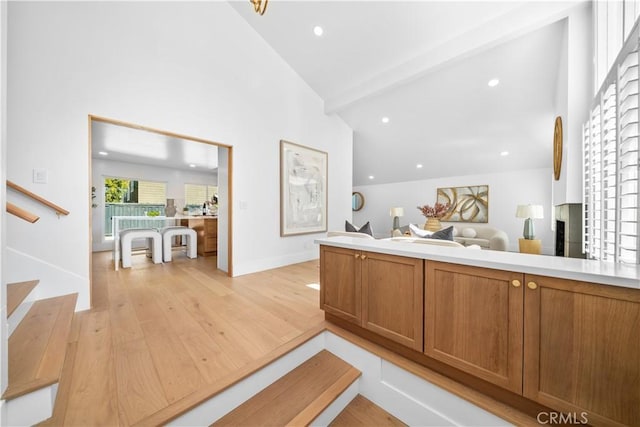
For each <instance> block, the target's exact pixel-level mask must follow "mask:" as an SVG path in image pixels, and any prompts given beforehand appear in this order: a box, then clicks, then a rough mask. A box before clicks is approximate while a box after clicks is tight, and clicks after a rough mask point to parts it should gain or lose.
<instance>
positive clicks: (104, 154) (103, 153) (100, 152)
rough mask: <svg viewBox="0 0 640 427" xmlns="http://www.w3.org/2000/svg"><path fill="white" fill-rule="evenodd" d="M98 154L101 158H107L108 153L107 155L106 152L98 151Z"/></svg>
mask: <svg viewBox="0 0 640 427" xmlns="http://www.w3.org/2000/svg"><path fill="white" fill-rule="evenodd" d="M98 154H100V155H101V156H108V155H109V153H107V152H106V151H98Z"/></svg>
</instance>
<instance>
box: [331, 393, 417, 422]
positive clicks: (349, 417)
mask: <svg viewBox="0 0 640 427" xmlns="http://www.w3.org/2000/svg"><path fill="white" fill-rule="evenodd" d="M329 425H330V426H331V427H357V426H379V427H395V426H406V424H405V423H403V422H402V421H400V420H399V419H397V418H396V417H394V416H393V415H391V414H390V413H388V412H387V411H385V410H384V409H382V408H381V407H379V406H378V405H376V404H375V403H373V402H372V401H370V400H369V399H367V398H366V397H364V396H362V395H360V394H359V395H357V396H356V397H355V398H354V399H353V400H352V401H351V402H350V403H349V404H348V405H347V406H346V407H345V408H344V409H343V410H342V412H340V413H339V414H338V416H337V417H336V418H335V419H334V420H333V421H331V424H329Z"/></svg>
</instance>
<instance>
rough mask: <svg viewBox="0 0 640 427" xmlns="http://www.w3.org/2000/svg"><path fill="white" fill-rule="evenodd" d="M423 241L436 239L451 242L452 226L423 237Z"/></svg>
mask: <svg viewBox="0 0 640 427" xmlns="http://www.w3.org/2000/svg"><path fill="white" fill-rule="evenodd" d="M425 239H438V240H451V241H453V225H452V226H450V227H447V228H443V229H442V230H438V231H436V232H435V233H433V234H432V235H430V236H425Z"/></svg>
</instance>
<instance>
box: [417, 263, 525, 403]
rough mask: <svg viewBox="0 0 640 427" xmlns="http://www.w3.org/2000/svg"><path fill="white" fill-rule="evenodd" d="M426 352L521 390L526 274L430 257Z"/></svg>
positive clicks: (459, 367)
mask: <svg viewBox="0 0 640 427" xmlns="http://www.w3.org/2000/svg"><path fill="white" fill-rule="evenodd" d="M425 270H426V282H425V297H424V304H425V305H424V307H425V320H424V322H425V323H424V324H425V326H424V340H425V341H424V346H425V349H424V352H425V354H426V355H428V356H430V357H432V358H434V359H437V360H440V361H442V362H445V363H447V364H449V365H451V366H454V367H456V368H458V369H460V370H462V371H465V372H468V373H470V374H472V375H475V376H477V377H480V378H482V379H484V380H486V381H489V382H492V383H494V384H496V385H499V386H501V387H504V388H506V389H509V390H511V391H513V392H516V393H522V347H523V341H522V340H523V337H522V332H523V326H522V320H523V310H522V304H523V296H522V294H523V289H522V279H523V276H522V274H519V273H512V272H508V271H501V270H491V269H486V268H478V267H467V266H462V265H456V264H446V263H440V262H435V261H426V262H425Z"/></svg>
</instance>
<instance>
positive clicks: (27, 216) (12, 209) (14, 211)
mask: <svg viewBox="0 0 640 427" xmlns="http://www.w3.org/2000/svg"><path fill="white" fill-rule="evenodd" d="M7 212H9V213H10V214H11V215H15V216H17V217H18V218H22V219H24V220H25V221H28V222H30V223H32V224H33V223H34V222H36V221H37V220H39V219H40V217H39V216H38V215H36V214H34V213H31V212H29V211H28V210H26V209H22V208H21V207H19V206H16V205H14V204H13V203H9V202H7Z"/></svg>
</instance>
